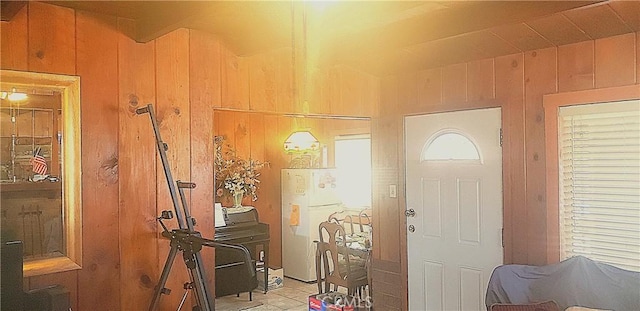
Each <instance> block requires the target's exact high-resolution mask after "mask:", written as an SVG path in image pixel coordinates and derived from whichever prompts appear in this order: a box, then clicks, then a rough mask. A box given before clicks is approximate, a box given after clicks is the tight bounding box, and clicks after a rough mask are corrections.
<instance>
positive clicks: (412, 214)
mask: <svg viewBox="0 0 640 311" xmlns="http://www.w3.org/2000/svg"><path fill="white" fill-rule="evenodd" d="M404 215H405V216H407V217H415V216H416V211H415V210H414V209H413V208H410V209H408V210H406V211H404Z"/></svg>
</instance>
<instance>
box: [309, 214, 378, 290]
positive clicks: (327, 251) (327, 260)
mask: <svg viewBox="0 0 640 311" xmlns="http://www.w3.org/2000/svg"><path fill="white" fill-rule="evenodd" d="M318 229H319V239H320V240H319V241H318V243H317V246H318V253H317V254H318V255H317V256H316V260H320V261H321V265H318V264H317V266H316V267H317V270H316V272H317V273H318V289H319V290H320V291H322V288H321V287H322V286H321V281H320V278H321V273H320V266H321V268H322V269H323V270H324V285H325V286H324V292H329V291H330V288H331V284H333V285H334V290H337V289H338V287H340V286H341V287H344V288H346V289H347V293H348V294H349V295H354V294H356V292H359V293H362V291H363V290H364V288H365V287H366V286H367V285H368V284H369V278H368V274H367V267H366V262H365V261H364V260H356V259H355V257H353V255H351V254H350V249H349V247H347V238H348V237H347V235H346V233H345V230H344V227H343V226H341V225H340V224H336V223H334V222H329V221H324V222H322V223H320V225H319V228H318Z"/></svg>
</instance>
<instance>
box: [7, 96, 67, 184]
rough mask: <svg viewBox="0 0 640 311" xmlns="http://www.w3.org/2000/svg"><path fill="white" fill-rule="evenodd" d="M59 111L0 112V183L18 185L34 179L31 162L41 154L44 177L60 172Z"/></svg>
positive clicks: (20, 109) (24, 109) (21, 109)
mask: <svg viewBox="0 0 640 311" xmlns="http://www.w3.org/2000/svg"><path fill="white" fill-rule="evenodd" d="M59 118H60V110H56V109H47V108H7V107H2V108H0V124H1V126H0V181H2V182H21V181H28V180H29V179H30V178H31V177H33V175H34V173H33V171H32V165H31V163H30V160H31V158H32V157H33V155H34V151H35V150H40V155H42V156H43V157H44V158H45V160H46V162H47V174H49V175H54V176H58V175H59V174H60V171H61V165H60V149H61V148H60V147H61V146H60V143H61V141H62V140H61V137H62V134H61V131H60V129H59V126H58V124H59V122H58V120H59Z"/></svg>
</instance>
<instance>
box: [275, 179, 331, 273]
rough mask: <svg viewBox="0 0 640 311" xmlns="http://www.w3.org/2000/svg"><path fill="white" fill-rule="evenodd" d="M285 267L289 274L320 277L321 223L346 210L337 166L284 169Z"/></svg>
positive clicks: (283, 220)
mask: <svg viewBox="0 0 640 311" xmlns="http://www.w3.org/2000/svg"><path fill="white" fill-rule="evenodd" d="M281 182H282V187H281V188H282V268H283V273H284V275H285V276H287V277H290V278H294V279H297V280H300V281H303V282H312V281H315V280H316V262H315V252H316V245H315V244H314V243H313V241H317V240H318V226H319V225H320V222H322V221H325V220H327V218H328V217H329V215H331V214H332V213H334V212H338V211H341V210H342V202H341V200H340V198H339V197H338V195H337V193H336V191H335V190H336V189H335V188H336V173H335V170H333V169H283V170H282V179H281Z"/></svg>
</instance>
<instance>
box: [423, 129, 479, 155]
mask: <svg viewBox="0 0 640 311" xmlns="http://www.w3.org/2000/svg"><path fill="white" fill-rule="evenodd" d="M421 160H422V161H451V160H465V161H474V162H479V161H480V153H479V152H478V148H476V145H475V144H474V143H473V142H472V141H471V140H470V139H469V138H467V137H466V136H464V135H462V134H459V133H455V132H450V131H446V132H441V133H438V134H436V136H435V137H434V138H432V139H430V141H429V142H428V143H427V144H426V148H425V149H424V150H423V152H422V156H421Z"/></svg>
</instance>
